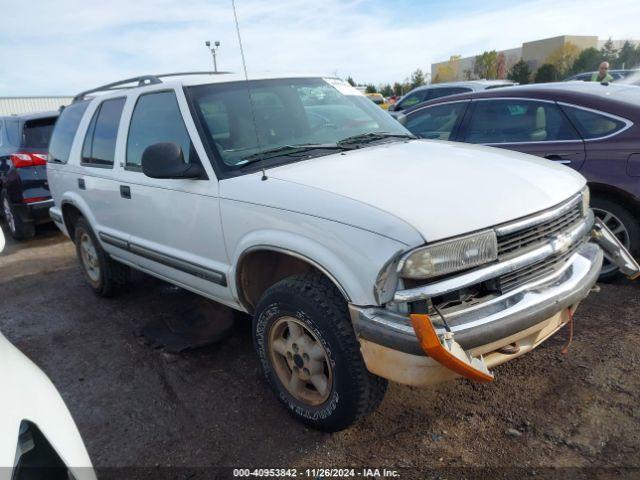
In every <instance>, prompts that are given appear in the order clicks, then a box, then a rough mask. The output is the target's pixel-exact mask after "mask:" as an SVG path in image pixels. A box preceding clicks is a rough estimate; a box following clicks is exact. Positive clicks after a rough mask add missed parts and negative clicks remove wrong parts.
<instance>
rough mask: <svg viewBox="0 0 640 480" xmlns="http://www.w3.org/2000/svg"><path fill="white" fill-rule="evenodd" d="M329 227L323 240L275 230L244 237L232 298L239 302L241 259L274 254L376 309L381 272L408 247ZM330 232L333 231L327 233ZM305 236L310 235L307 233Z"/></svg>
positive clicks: (234, 262) (234, 254) (234, 272)
mask: <svg viewBox="0 0 640 480" xmlns="http://www.w3.org/2000/svg"><path fill="white" fill-rule="evenodd" d="M317 220H318V219H316V221H317ZM323 222H326V223H333V222H327V221H323ZM307 226H308V225H307ZM328 227H329V226H325V236H324V238H318V237H316V236H314V237H313V238H312V237H311V236H307V235H304V234H302V233H298V232H292V231H285V230H273V229H264V230H253V231H251V232H249V233H247V234H246V235H244V236H243V237H242V238H241V239H240V240H239V241H238V242H237V243H236V244H235V248H234V250H233V252H232V255H231V256H232V268H231V271H230V275H229V278H230V279H231V281H230V282H229V284H230V287H231V288H232V289H233V295H234V296H235V297H236V298H239V292H238V291H237V274H238V272H237V268H238V265H240V263H241V261H242V257H243V256H245V255H247V254H248V253H251V252H254V251H256V250H272V251H278V252H282V253H287V254H290V255H292V256H295V257H298V258H301V259H303V260H305V261H307V262H308V263H310V264H312V265H314V266H315V267H316V268H318V269H319V270H320V271H322V272H323V273H325V274H326V275H327V276H328V277H329V278H330V279H331V280H332V281H333V283H334V284H335V285H336V287H337V288H338V289H339V290H340V291H341V292H342V294H343V295H344V296H345V298H346V299H347V301H349V302H350V303H353V304H355V305H376V304H377V302H376V299H375V296H374V285H375V281H376V278H377V276H378V273H379V272H380V269H381V268H382V266H383V265H384V264H385V263H386V262H387V261H388V260H389V259H390V258H392V257H393V256H394V255H396V254H397V253H398V252H399V251H401V250H403V249H404V248H406V246H405V245H404V244H401V243H399V242H396V241H394V240H390V239H389V238H386V237H382V236H379V235H375V234H372V233H371V232H366V231H364V230H360V229H357V228H354V227H350V226H346V225H342V224H333V225H331V227H330V228H328ZM330 229H332V230H334V231H333V232H329V231H327V230H330ZM336 229H344V230H348V233H347V232H345V233H346V234H345V235H338V234H336V233H337V232H335V230H336ZM314 230H315V229H314ZM320 230H322V229H320ZM305 233H309V231H308V230H306V231H305Z"/></svg>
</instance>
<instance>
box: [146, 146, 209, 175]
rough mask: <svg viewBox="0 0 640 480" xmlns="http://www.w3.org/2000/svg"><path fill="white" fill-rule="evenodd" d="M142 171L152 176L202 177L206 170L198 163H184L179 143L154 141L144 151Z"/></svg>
mask: <svg viewBox="0 0 640 480" xmlns="http://www.w3.org/2000/svg"><path fill="white" fill-rule="evenodd" d="M142 173H144V174H145V175H146V176H147V177H151V178H202V177H203V175H204V170H203V168H202V166H201V165H199V164H197V163H192V164H187V163H184V155H183V154H182V148H181V147H180V145H178V144H177V143H173V142H163V143H154V144H153V145H149V146H148V147H147V148H145V149H144V152H143V153H142Z"/></svg>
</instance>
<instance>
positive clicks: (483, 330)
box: [349, 243, 603, 356]
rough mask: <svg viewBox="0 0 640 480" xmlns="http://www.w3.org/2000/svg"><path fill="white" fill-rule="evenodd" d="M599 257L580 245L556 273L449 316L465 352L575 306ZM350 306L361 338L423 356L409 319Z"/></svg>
mask: <svg viewBox="0 0 640 480" xmlns="http://www.w3.org/2000/svg"><path fill="white" fill-rule="evenodd" d="M602 258H603V253H602V250H601V249H600V247H599V246H598V245H595V244H594V243H584V244H583V245H582V246H580V248H579V249H578V250H577V251H576V252H575V253H574V254H573V256H572V257H571V258H570V260H569V261H568V262H567V263H566V264H565V265H564V266H563V267H562V268H561V269H560V270H559V271H558V272H555V273H553V274H552V275H550V276H548V277H545V278H542V279H539V280H536V281H534V282H531V283H529V284H527V285H524V286H522V287H521V288H519V289H517V290H514V291H513V292H509V293H508V294H505V295H502V296H499V297H496V298H494V299H491V300H489V301H487V302H484V303H482V304H479V305H477V306H474V307H472V308H469V309H466V310H464V311H461V312H456V315H455V316H454V317H452V318H451V319H450V318H449V317H447V321H448V322H449V325H450V326H451V330H452V331H453V333H454V334H455V339H456V341H457V342H458V343H459V344H460V345H461V346H462V348H464V349H465V350H468V349H473V348H476V347H480V346H482V345H487V344H489V343H492V342H494V341H497V340H500V339H503V338H506V337H508V336H510V335H513V334H515V333H518V332H521V331H523V330H526V329H527V328H529V327H532V326H534V325H536V324H538V323H540V322H542V321H543V320H545V319H547V318H550V317H552V316H553V315H555V314H557V313H558V312H560V311H561V310H563V309H566V308H568V307H571V306H573V305H576V304H577V303H578V302H580V301H581V300H582V299H583V298H584V297H586V296H587V295H588V293H589V291H590V290H591V288H592V287H593V285H594V284H595V283H596V280H597V279H598V275H599V274H600V269H601V267H602ZM349 308H350V312H351V317H352V320H353V324H354V327H355V330H356V333H357V334H358V335H359V336H360V337H361V338H363V339H365V340H368V341H370V342H372V343H376V344H378V345H382V346H384V347H387V348H390V349H393V350H398V351H401V352H403V353H408V354H411V355H420V356H424V355H425V353H424V351H423V350H422V348H421V347H420V344H419V342H418V339H417V338H416V334H415V331H414V329H413V327H412V325H411V320H410V318H409V316H408V315H403V314H399V313H394V312H391V311H389V310H387V309H384V308H379V307H374V308H367V307H364V308H363V307H357V306H354V305H350V307H349ZM437 333H438V334H444V329H438V330H437Z"/></svg>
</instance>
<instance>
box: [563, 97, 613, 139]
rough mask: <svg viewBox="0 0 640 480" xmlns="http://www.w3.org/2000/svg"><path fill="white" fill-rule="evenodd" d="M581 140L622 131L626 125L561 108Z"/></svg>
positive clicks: (591, 113)
mask: <svg viewBox="0 0 640 480" xmlns="http://www.w3.org/2000/svg"><path fill="white" fill-rule="evenodd" d="M562 109H563V110H564V111H565V112H566V113H567V115H568V116H569V118H570V119H571V121H572V122H573V124H574V125H575V126H576V128H577V129H578V132H580V135H581V136H582V138H585V139H592V138H599V137H606V136H607V135H611V134H613V133H616V132H618V131H620V130H622V129H623V128H624V127H625V126H626V123H625V122H624V121H622V120H620V119H617V118H613V117H609V116H608V115H603V114H601V113H596V112H592V111H589V110H583V109H581V108H575V107H569V106H566V105H563V106H562Z"/></svg>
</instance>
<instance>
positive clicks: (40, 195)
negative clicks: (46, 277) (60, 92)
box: [0, 112, 58, 240]
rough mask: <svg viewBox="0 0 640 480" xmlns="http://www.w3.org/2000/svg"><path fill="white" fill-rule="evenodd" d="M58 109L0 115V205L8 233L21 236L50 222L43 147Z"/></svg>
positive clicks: (33, 231) (47, 140)
mask: <svg viewBox="0 0 640 480" xmlns="http://www.w3.org/2000/svg"><path fill="white" fill-rule="evenodd" d="M57 118H58V112H42V113H32V114H25V115H14V116H10V117H0V205H1V207H2V208H1V211H2V216H3V217H4V220H5V222H6V224H7V227H8V228H9V232H10V233H11V235H12V236H13V237H14V238H15V239H17V240H21V239H25V238H29V237H32V236H33V235H34V234H35V226H36V225H37V224H40V223H45V222H50V221H51V219H50V218H49V207H51V206H52V205H53V200H52V199H51V194H50V193H49V184H48V183H47V172H46V164H47V148H48V146H49V139H50V138H51V132H52V131H53V126H54V125H55V123H56V120H57Z"/></svg>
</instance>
